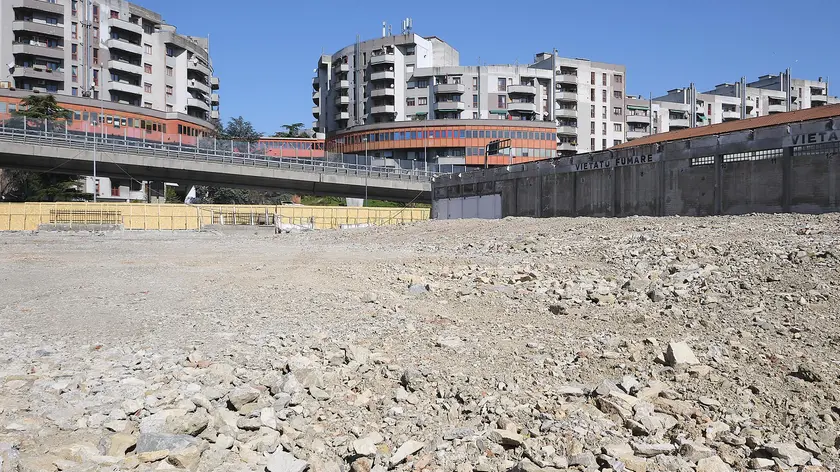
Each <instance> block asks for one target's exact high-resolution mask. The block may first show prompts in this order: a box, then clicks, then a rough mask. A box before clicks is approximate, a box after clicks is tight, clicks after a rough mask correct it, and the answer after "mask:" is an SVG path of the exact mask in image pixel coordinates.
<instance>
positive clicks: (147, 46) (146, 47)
mask: <svg viewBox="0 0 840 472" xmlns="http://www.w3.org/2000/svg"><path fill="white" fill-rule="evenodd" d="M143 50H144V51H145V53H146V54H151V53H152V45H151V44H144V45H143Z"/></svg>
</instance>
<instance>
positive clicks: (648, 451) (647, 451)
mask: <svg viewBox="0 0 840 472" xmlns="http://www.w3.org/2000/svg"><path fill="white" fill-rule="evenodd" d="M675 449H676V447H674V445H673V444H665V443H661V444H648V443H641V442H635V443H633V450H634V451H635V452H636V454H638V455H640V456H642V457H654V456H658V455H659V454H671V453H672V452H674V450H675Z"/></svg>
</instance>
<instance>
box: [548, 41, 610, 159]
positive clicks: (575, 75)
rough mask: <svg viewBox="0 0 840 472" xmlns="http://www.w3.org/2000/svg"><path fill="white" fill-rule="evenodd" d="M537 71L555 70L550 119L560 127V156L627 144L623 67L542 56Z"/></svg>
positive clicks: (584, 60) (558, 133)
mask: <svg viewBox="0 0 840 472" xmlns="http://www.w3.org/2000/svg"><path fill="white" fill-rule="evenodd" d="M534 67H536V68H540V69H548V70H553V77H552V83H553V87H552V88H553V90H554V100H553V104H552V105H553V109H552V110H551V111H552V114H551V115H550V118H551V119H552V120H553V121H554V122H555V124H556V125H557V152H558V155H559V156H568V155H574V154H577V153H585V152H593V151H600V150H603V149H607V148H609V147H612V146H615V145H618V144H621V143H623V142H624V140H625V139H626V138H625V133H626V120H625V113H626V94H625V87H626V83H627V71H626V68H625V67H624V66H622V65H617V64H607V63H603V62H594V61H590V60H587V59H569V58H564V57H559V56H557V55H556V54H552V53H540V54H537V56H536V58H535V63H534Z"/></svg>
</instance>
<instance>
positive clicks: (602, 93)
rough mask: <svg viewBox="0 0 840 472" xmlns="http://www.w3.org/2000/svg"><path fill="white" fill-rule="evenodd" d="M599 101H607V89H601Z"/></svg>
mask: <svg viewBox="0 0 840 472" xmlns="http://www.w3.org/2000/svg"><path fill="white" fill-rule="evenodd" d="M601 101H602V102H604V103H607V91H606V90H601Z"/></svg>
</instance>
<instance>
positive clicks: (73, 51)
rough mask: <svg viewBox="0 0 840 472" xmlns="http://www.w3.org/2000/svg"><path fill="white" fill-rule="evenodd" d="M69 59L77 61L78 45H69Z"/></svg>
mask: <svg viewBox="0 0 840 472" xmlns="http://www.w3.org/2000/svg"><path fill="white" fill-rule="evenodd" d="M70 59H73V60H74V61H78V60H79V45H78V44H72V45H70Z"/></svg>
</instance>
